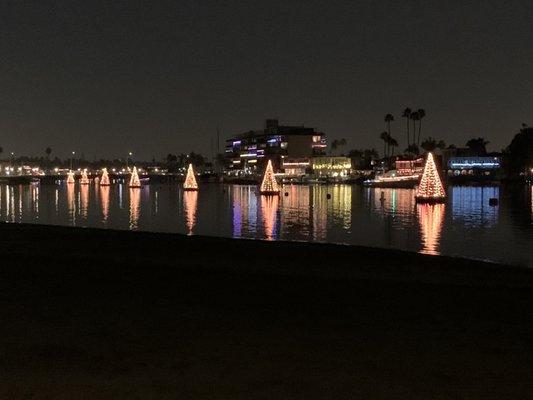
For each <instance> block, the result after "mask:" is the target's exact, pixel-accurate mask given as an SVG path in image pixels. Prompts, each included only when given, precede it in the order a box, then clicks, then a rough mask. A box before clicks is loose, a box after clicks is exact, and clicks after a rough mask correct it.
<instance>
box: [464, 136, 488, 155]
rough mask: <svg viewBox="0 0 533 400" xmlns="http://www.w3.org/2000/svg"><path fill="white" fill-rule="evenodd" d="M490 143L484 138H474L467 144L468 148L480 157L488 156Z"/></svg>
mask: <svg viewBox="0 0 533 400" xmlns="http://www.w3.org/2000/svg"><path fill="white" fill-rule="evenodd" d="M489 143H490V142H489V141H488V140H485V138H483V137H478V138H472V139H470V140H469V141H468V142H466V147H468V148H469V149H470V150H472V151H473V152H475V153H476V154H478V155H485V154H487V145H488V144H489Z"/></svg>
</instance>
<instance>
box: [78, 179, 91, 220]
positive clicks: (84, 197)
mask: <svg viewBox="0 0 533 400" xmlns="http://www.w3.org/2000/svg"><path fill="white" fill-rule="evenodd" d="M88 209H89V185H80V216H81V219H82V220H84V221H87V214H88Z"/></svg>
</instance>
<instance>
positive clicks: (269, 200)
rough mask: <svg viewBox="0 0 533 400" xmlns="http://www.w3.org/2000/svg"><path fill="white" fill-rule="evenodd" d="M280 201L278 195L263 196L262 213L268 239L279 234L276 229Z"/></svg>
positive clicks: (274, 237)
mask: <svg viewBox="0 0 533 400" xmlns="http://www.w3.org/2000/svg"><path fill="white" fill-rule="evenodd" d="M278 202H279V198H278V196H261V214H262V216H263V225H264V227H265V238H266V239H267V240H274V239H276V237H277V236H278V235H277V230H276V220H277V212H278Z"/></svg>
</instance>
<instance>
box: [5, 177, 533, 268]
mask: <svg viewBox="0 0 533 400" xmlns="http://www.w3.org/2000/svg"><path fill="white" fill-rule="evenodd" d="M381 192H383V194H384V200H383V201H381V200H380V197H381ZM285 193H287V195H283V196H280V197H279V198H278V197H265V196H260V195H258V193H257V190H256V187H255V186H239V185H219V184H204V185H202V186H201V189H200V191H199V192H184V191H183V190H182V189H181V186H179V185H172V184H171V185H167V184H165V185H158V184H153V185H146V186H143V187H142V188H141V189H129V188H128V187H127V186H126V185H121V184H116V185H112V186H110V187H99V186H98V185H95V184H90V185H88V186H80V185H79V184H75V185H67V184H65V183H62V184H60V185H38V184H34V185H20V186H8V185H0V219H1V220H3V221H8V222H28V223H42V224H56V225H67V226H81V227H98V228H114V229H132V230H145V231H155V232H179V233H189V234H202V235H214V236H227V237H240V238H259V239H269V240H278V239H279V240H302V241H317V242H331V243H346V244H357V245H366V246H374V247H392V248H398V249H404V250H410V251H417V252H422V253H428V254H445V255H453V256H462V257H470V258H476V259H483V260H491V261H502V262H506V263H512V264H522V265H529V266H533V187H531V186H519V187H516V188H511V187H509V188H507V187H503V186H502V187H498V186H494V187H464V186H456V187H449V188H448V194H449V196H448V200H447V202H446V204H440V205H417V204H416V203H415V201H414V190H410V189H369V188H361V187H359V186H355V185H332V186H295V185H286V186H284V187H283V194H285ZM328 194H329V195H330V196H331V198H329V199H328ZM490 198H497V199H498V200H499V204H498V205H497V206H490V205H489V199H490ZM354 262H357V260H354Z"/></svg>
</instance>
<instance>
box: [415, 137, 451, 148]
mask: <svg viewBox="0 0 533 400" xmlns="http://www.w3.org/2000/svg"><path fill="white" fill-rule="evenodd" d="M421 146H422V148H423V149H424V150H426V151H433V150H435V149H444V148H445V147H446V143H444V140H439V141H438V142H437V141H436V140H435V139H434V138H432V137H431V136H430V137H428V138H426V140H424V141H423V142H422V145H421Z"/></svg>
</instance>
